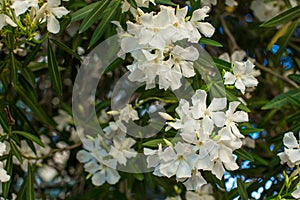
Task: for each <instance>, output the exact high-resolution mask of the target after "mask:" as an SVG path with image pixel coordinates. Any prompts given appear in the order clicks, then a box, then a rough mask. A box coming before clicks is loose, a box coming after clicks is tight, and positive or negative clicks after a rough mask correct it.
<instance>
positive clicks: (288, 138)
mask: <svg viewBox="0 0 300 200" xmlns="http://www.w3.org/2000/svg"><path fill="white" fill-rule="evenodd" d="M283 144H284V145H285V146H286V147H288V148H291V149H292V148H299V144H298V142H297V139H296V137H295V136H294V134H293V132H288V133H285V135H284V137H283Z"/></svg>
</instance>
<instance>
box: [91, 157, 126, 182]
mask: <svg viewBox="0 0 300 200" xmlns="http://www.w3.org/2000/svg"><path fill="white" fill-rule="evenodd" d="M116 166H117V162H116V160H107V161H106V160H105V161H103V162H102V164H101V165H99V166H98V167H97V169H98V170H97V171H96V172H95V174H94V175H93V177H92V182H93V184H94V185H96V186H100V185H103V184H104V183H105V182H108V183H109V184H116V183H117V182H118V181H119V180H120V178H121V177H120V175H119V173H118V171H117V170H116Z"/></svg>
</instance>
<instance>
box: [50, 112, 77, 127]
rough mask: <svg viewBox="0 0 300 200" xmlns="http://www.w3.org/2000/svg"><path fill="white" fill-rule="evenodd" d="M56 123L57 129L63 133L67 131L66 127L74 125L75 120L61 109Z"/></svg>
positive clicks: (56, 117) (55, 119)
mask: <svg viewBox="0 0 300 200" xmlns="http://www.w3.org/2000/svg"><path fill="white" fill-rule="evenodd" d="M53 119H54V121H55V122H56V123H57V127H56V128H57V129H58V130H59V131H62V130H63V129H65V128H66V127H68V126H69V125H70V124H73V123H74V122H73V118H72V116H71V115H69V113H67V112H66V111H64V110H62V109H59V110H58V115H57V116H55V117H54V118H53Z"/></svg>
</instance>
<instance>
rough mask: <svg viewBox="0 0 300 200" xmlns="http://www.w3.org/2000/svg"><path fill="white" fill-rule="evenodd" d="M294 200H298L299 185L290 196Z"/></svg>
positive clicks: (299, 193) (299, 195) (299, 196)
mask: <svg viewBox="0 0 300 200" xmlns="http://www.w3.org/2000/svg"><path fill="white" fill-rule="evenodd" d="M291 195H292V196H293V197H294V198H295V199H300V185H298V186H297V189H296V190H295V191H294V192H292V194H291Z"/></svg>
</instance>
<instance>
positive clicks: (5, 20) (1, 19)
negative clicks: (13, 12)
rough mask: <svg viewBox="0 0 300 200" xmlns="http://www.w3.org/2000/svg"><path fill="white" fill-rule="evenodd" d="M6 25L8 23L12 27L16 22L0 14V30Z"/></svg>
mask: <svg viewBox="0 0 300 200" xmlns="http://www.w3.org/2000/svg"><path fill="white" fill-rule="evenodd" d="M6 25H10V26H12V27H16V26H17V24H16V23H15V22H14V21H13V20H12V19H11V18H10V17H9V16H7V15H5V14H0V30H1V29H2V28H3V27H4V26H6Z"/></svg>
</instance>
